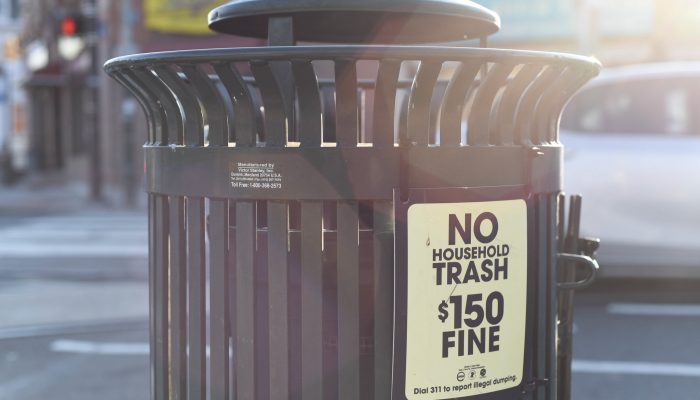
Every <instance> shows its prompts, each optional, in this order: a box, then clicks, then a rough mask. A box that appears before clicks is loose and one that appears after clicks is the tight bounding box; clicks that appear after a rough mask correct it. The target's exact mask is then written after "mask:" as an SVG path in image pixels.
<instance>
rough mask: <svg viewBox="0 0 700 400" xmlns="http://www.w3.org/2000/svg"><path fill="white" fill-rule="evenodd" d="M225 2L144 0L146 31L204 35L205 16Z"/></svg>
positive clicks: (225, 1)
mask: <svg viewBox="0 0 700 400" xmlns="http://www.w3.org/2000/svg"><path fill="white" fill-rule="evenodd" d="M227 2H228V1H227V0H144V3H143V4H144V5H143V11H144V17H145V25H146V28H147V29H150V30H154V31H159V32H166V33H179V34H189V35H206V34H210V33H211V31H210V30H209V28H208V21H207V15H208V14H209V11H211V10H212V9H214V8H215V7H217V6H219V5H221V4H224V3H227Z"/></svg>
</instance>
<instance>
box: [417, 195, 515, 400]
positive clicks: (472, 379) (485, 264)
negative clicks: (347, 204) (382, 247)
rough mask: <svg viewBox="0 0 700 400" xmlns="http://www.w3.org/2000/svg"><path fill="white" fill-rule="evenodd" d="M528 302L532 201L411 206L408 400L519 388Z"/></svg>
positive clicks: (463, 395)
mask: <svg viewBox="0 0 700 400" xmlns="http://www.w3.org/2000/svg"><path fill="white" fill-rule="evenodd" d="M526 303H527V206H526V204H525V201H523V200H506V201H492V202H475V203H438V204H414V205H412V206H411V207H410V208H409V210H408V302H407V306H408V309H407V313H408V315H407V334H406V340H407V346H406V388H405V393H406V398H407V399H409V400H440V399H453V398H460V397H469V396H476V395H480V394H485V393H491V392H497V391H500V390H505V389H509V388H513V387H515V386H518V385H519V384H520V382H521V381H522V374H523V363H524V350H525V311H526V309H525V306H526Z"/></svg>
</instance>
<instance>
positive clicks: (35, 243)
mask: <svg viewBox="0 0 700 400" xmlns="http://www.w3.org/2000/svg"><path fill="white" fill-rule="evenodd" d="M145 222H146V221H145V216H144V217H137V216H134V215H133V214H130V215H126V214H113V215H109V214H108V215H100V216H81V215H75V216H70V217H34V218H27V219H25V220H23V221H21V222H20V223H19V224H14V225H8V226H3V227H0V258H46V257H115V258H119V257H147V256H148V239H147V233H148V226H147V224H146V223H145Z"/></svg>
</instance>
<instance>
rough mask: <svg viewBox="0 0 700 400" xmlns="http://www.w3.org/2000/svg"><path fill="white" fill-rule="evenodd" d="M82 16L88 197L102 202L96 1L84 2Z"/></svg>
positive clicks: (98, 42) (86, 0)
mask: <svg viewBox="0 0 700 400" xmlns="http://www.w3.org/2000/svg"><path fill="white" fill-rule="evenodd" d="M83 14H84V15H85V17H86V20H87V25H88V26H87V28H88V29H87V35H86V39H87V46H88V51H89V52H90V75H89V77H88V89H89V90H88V91H89V93H90V94H89V98H90V103H89V105H88V107H86V109H85V114H86V115H85V117H86V119H87V120H88V126H89V127H90V128H91V129H92V135H91V136H90V137H91V140H90V172H89V174H90V197H91V198H92V200H94V201H102V140H101V139H102V138H101V137H100V93H99V90H100V85H99V82H100V65H99V64H100V57H99V50H100V49H99V44H100V40H99V38H100V33H99V29H100V27H99V19H98V12H97V0H85V1H84V3H83Z"/></svg>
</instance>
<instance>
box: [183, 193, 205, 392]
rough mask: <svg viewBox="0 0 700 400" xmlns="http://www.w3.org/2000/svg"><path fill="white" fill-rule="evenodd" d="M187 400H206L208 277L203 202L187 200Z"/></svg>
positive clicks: (192, 199) (193, 199)
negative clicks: (206, 280) (206, 282)
mask: <svg viewBox="0 0 700 400" xmlns="http://www.w3.org/2000/svg"><path fill="white" fill-rule="evenodd" d="M186 210H187V211H186V212H187V271H188V275H187V293H188V313H187V347H188V350H189V355H188V359H187V373H188V377H189V382H188V386H187V393H188V395H187V396H188V397H187V398H188V400H206V393H207V370H206V345H207V336H206V315H207V314H206V284H205V279H206V274H205V272H206V271H205V244H204V234H205V233H204V232H205V231H204V199H202V198H189V199H187V207H186Z"/></svg>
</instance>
